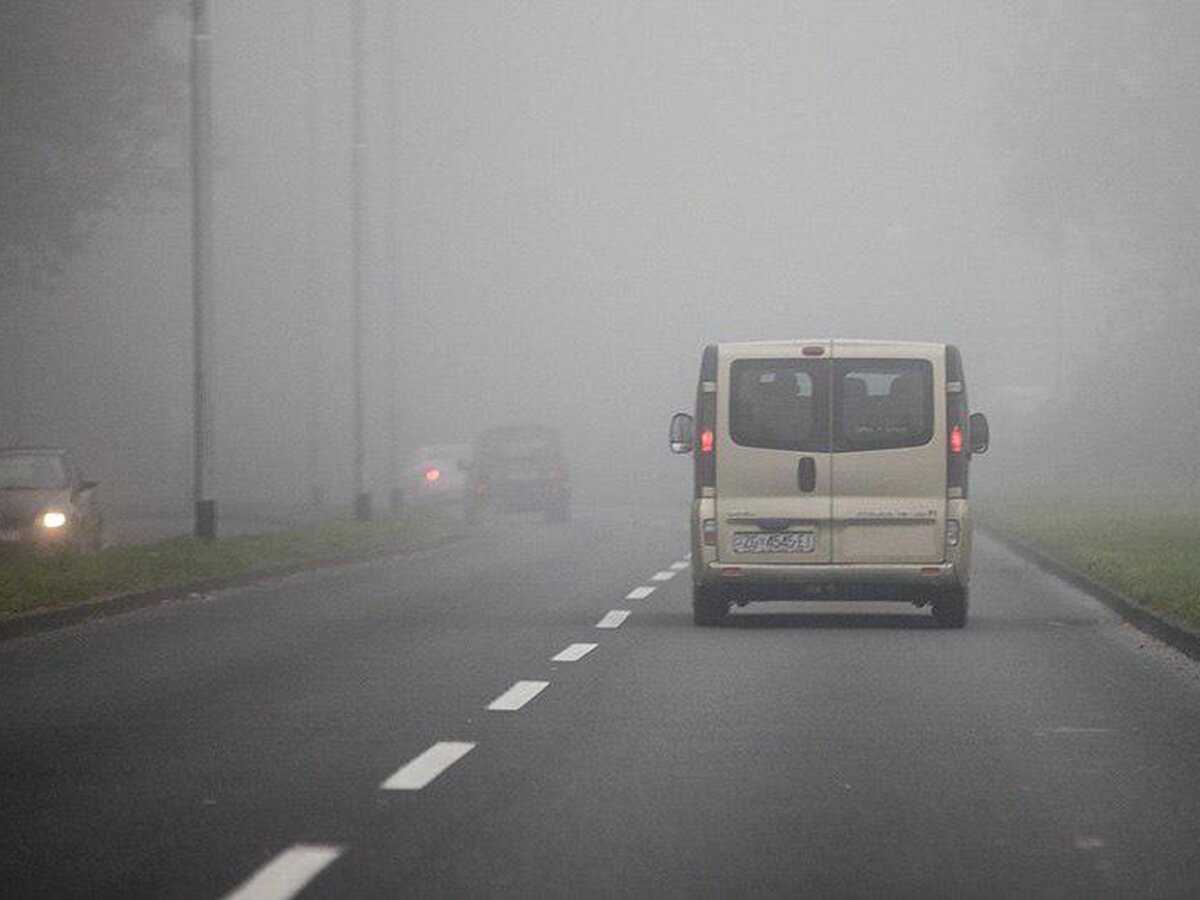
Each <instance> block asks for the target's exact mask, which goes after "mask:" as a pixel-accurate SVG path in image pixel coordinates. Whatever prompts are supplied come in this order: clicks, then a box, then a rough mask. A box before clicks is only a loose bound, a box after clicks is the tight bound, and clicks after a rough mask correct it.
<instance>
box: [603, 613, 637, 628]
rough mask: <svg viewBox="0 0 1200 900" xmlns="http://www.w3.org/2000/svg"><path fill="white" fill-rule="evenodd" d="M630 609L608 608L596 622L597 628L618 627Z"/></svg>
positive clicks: (627, 615)
mask: <svg viewBox="0 0 1200 900" xmlns="http://www.w3.org/2000/svg"><path fill="white" fill-rule="evenodd" d="M629 613H630V610H628V609H610V610H609V611H608V612H606V613H605V614H604V618H603V619H601V620H600V621H599V622H597V623H596V627H597V628H620V627H621V623H622V622H624V621H625V620H626V619H628V618H629Z"/></svg>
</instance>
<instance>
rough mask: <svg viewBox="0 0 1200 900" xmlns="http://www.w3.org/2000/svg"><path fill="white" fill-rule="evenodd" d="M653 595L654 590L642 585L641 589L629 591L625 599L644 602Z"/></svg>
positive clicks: (636, 588)
mask: <svg viewBox="0 0 1200 900" xmlns="http://www.w3.org/2000/svg"><path fill="white" fill-rule="evenodd" d="M653 593H654V588H652V587H650V586H649V585H642V586H641V587H635V588H634V589H633V590H632V591H630V592H629V593H628V594H626V595H625V599H626V600H645V599H646V598H647V597H649V596H650V595H651V594H653Z"/></svg>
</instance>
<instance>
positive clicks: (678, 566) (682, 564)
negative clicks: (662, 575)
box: [671, 559, 691, 572]
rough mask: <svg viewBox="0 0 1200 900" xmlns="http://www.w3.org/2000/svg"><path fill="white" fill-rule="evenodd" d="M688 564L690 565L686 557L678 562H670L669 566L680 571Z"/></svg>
mask: <svg viewBox="0 0 1200 900" xmlns="http://www.w3.org/2000/svg"><path fill="white" fill-rule="evenodd" d="M690 565H691V563H690V562H688V561H687V560H686V559H681V560H680V561H679V562H673V563H671V568H672V569H674V570H675V571H676V572H682V571H683V570H684V569H686V568H687V567H688V566H690Z"/></svg>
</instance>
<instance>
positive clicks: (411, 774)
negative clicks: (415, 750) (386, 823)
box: [380, 741, 475, 791]
mask: <svg viewBox="0 0 1200 900" xmlns="http://www.w3.org/2000/svg"><path fill="white" fill-rule="evenodd" d="M474 749H475V745H474V744H472V743H470V742H468V741H439V742H438V743H436V744H434V745H433V746H432V747H430V748H429V749H428V750H426V751H425V752H424V753H422V754H421V755H420V756H418V757H417V758H416V759H414V760H412V761H411V762H408V763H405V765H404V766H402V767H401V768H400V769H399V771H397V772H396V774H395V775H393V776H392V777H391V778H389V779H388V780H387V781H385V782H384V783H383V784H381V785H380V787H381V788H383V790H385V791H419V790H421V788H423V787H425V785H427V784H429V782H431V781H433V779H435V778H437V777H438V776H439V775H441V774H442V773H443V772H445V771H446V770H447V769H448V768H450V767H451V766H452V765H454V764H455V763H456V762H458V761H459V760H460V759H462V758H463V757H464V756H466V755H467V754H468V753H470V752H471V751H472V750H474Z"/></svg>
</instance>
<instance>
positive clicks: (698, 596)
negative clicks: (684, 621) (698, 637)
mask: <svg viewBox="0 0 1200 900" xmlns="http://www.w3.org/2000/svg"><path fill="white" fill-rule="evenodd" d="M728 613H729V601H728V600H726V599H725V597H724V596H723V595H722V594H721V592H720V591H718V590H716V589H714V588H712V587H706V586H704V585H699V584H697V585H693V586H692V621H693V622H694V623H695V624H697V625H699V626H701V627H702V628H707V627H711V626H713V625H720V624H721V623H722V622H723V621H725V616H726V615H728Z"/></svg>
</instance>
